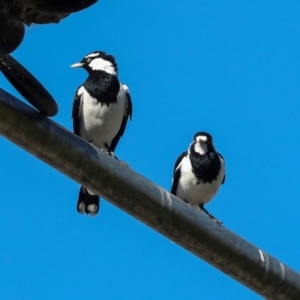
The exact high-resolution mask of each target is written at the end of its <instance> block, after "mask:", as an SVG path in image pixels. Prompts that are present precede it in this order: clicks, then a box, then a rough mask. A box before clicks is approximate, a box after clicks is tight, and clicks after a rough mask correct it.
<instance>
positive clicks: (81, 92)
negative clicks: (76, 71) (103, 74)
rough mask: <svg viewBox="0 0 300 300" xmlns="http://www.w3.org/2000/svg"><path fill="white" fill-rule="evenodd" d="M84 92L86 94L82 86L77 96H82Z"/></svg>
mask: <svg viewBox="0 0 300 300" xmlns="http://www.w3.org/2000/svg"><path fill="white" fill-rule="evenodd" d="M83 92H84V86H83V85H82V86H81V87H80V88H79V89H78V91H77V96H80V95H82V94H83Z"/></svg>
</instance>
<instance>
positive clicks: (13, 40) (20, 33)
mask: <svg viewBox="0 0 300 300" xmlns="http://www.w3.org/2000/svg"><path fill="white" fill-rule="evenodd" d="M24 34H25V28H24V24H23V23H21V22H20V21H17V20H14V19H8V18H6V17H5V16H4V15H1V14H0V56H1V55H4V54H8V53H11V52H13V51H14V50H15V49H17V48H18V46H19V45H20V44H21V42H22V40H23V37H24Z"/></svg>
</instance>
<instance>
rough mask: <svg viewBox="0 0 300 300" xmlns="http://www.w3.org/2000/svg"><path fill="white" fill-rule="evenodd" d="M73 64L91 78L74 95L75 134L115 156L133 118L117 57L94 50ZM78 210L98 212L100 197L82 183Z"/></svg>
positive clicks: (93, 213) (94, 213) (130, 103)
mask: <svg viewBox="0 0 300 300" xmlns="http://www.w3.org/2000/svg"><path fill="white" fill-rule="evenodd" d="M71 67H73V68H77V67H82V68H84V69H85V70H86V71H87V72H88V78H87V79H86V81H85V82H84V83H83V84H82V85H80V86H79V87H78V89H77V91H76V94H75V97H74V102H73V111H72V118H73V129H74V133H75V134H77V135H79V136H80V137H82V138H83V139H85V140H87V141H88V142H89V143H91V144H92V145H94V146H95V147H97V148H99V149H101V150H102V151H105V152H107V153H108V154H109V155H111V156H114V157H115V155H114V151H115V149H116V146H117V144H118V142H119V140H120V138H121V136H122V135H123V134H124V131H125V128H126V124H127V120H128V118H130V119H131V117H132V102H131V98H130V95H129V90H128V87H127V86H126V85H123V84H121V83H120V81H119V80H118V77H117V76H118V67H117V63H116V61H115V58H114V57H113V56H112V55H108V54H106V53H105V52H102V51H95V52H92V53H89V54H88V55H86V56H85V57H84V58H83V59H82V60H81V62H80V63H76V64H73V65H72V66H71ZM77 211H78V212H79V213H86V214H90V215H92V216H94V215H96V214H97V213H98V211H99V196H98V195H96V194H94V193H93V192H92V191H90V190H88V189H86V188H85V187H83V186H81V188H80V191H79V197H78V202H77Z"/></svg>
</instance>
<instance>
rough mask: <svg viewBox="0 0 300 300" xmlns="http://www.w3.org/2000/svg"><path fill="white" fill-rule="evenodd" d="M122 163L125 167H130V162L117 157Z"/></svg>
mask: <svg viewBox="0 0 300 300" xmlns="http://www.w3.org/2000/svg"><path fill="white" fill-rule="evenodd" d="M116 159H117V160H118V161H119V162H120V163H121V164H123V165H124V166H125V167H127V168H130V164H128V163H127V162H126V161H124V160H119V159H118V158H116Z"/></svg>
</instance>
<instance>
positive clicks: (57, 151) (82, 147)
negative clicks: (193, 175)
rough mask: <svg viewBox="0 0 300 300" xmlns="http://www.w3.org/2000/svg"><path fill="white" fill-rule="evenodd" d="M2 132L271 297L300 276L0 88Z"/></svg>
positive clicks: (290, 295)
mask: <svg viewBox="0 0 300 300" xmlns="http://www.w3.org/2000/svg"><path fill="white" fill-rule="evenodd" d="M0 134H1V135H2V136H4V137H6V138H7V139H9V140H11V141H12V142H13V143H15V144H17V145H19V146H20V147H22V148H23V149H25V150H26V151H28V152H30V153H32V154H33V155H35V156H36V157H37V158H39V159H41V160H43V161H44V162H46V163H47V164H49V165H50V166H52V167H54V168H56V169H57V170H59V171H60V172H62V173H64V174H65V175H67V176H69V177H70V178H72V179H73V180H75V181H77V182H78V183H80V184H82V185H84V186H86V187H87V188H89V189H91V190H92V191H94V192H95V193H97V194H98V195H100V196H102V197H105V198H106V199H107V200H108V201H110V202H111V203H113V204H114V205H116V206H118V207H119V208H121V209H122V210H124V211H126V212H127V213H129V214H130V215H132V216H134V217H135V218H137V219H139V220H140V221H141V222H143V223H145V224H147V225H148V226H150V227H152V228H153V229H154V230H156V231H158V232H159V233H161V234H163V235H164V236H166V237H167V238H169V239H170V240H172V241H174V242H175V243H177V244H178V245H181V246H182V247H184V248H185V249H187V250H188V251H190V252H192V253H193V254H195V255H196V256H198V257H200V258H202V259H203V260H205V261H206V262H208V263H209V264H211V265H213V266H214V267H216V268H218V269H219V270H220V271H222V272H224V273H225V274H227V275H229V276H231V277H232V278H234V279H236V280H237V281H239V282H240V283H242V284H243V285H245V286H247V287H248V288H250V289H252V290H253V291H255V292H256V293H258V294H260V295H261V296H263V297H265V298H267V299H278V300H283V299H284V300H286V299H300V274H299V273H297V272H295V271H294V270H293V269H291V268H290V267H288V266H286V265H285V264H283V263H282V262H280V261H279V260H277V259H276V258H274V257H272V256H270V255H269V254H267V253H266V252H265V251H263V250H262V249H259V248H258V247H256V246H254V245H252V244H250V243H249V242H247V241H246V240H244V239H243V238H241V237H239V236H237V235H236V234H234V233H233V232H231V231H229V230H228V229H226V228H225V227H224V226H218V225H217V224H216V223H214V222H213V221H212V220H211V219H209V218H208V217H207V216H205V215H204V214H200V213H198V212H197V211H196V210H194V209H193V208H191V207H189V206H188V205H186V204H185V203H184V202H183V201H181V200H179V199H178V198H176V197H174V196H172V195H170V194H169V193H168V192H167V191H165V190H163V189H162V188H160V187H158V186H156V185H155V184H153V183H151V182H150V181H149V180H147V179H146V178H144V177H142V176H141V175H139V174H137V173H135V172H134V171H132V170H131V169H129V168H127V167H126V166H125V165H124V164H122V163H119V162H118V161H116V160H115V159H113V158H111V157H109V156H108V155H106V154H104V153H102V152H101V151H98V150H97V149H96V148H94V147H92V146H91V145H89V144H88V143H87V142H85V141H84V140H83V139H81V138H79V137H78V136H75V135H74V134H73V133H71V132H70V131H68V130H66V129H65V128H63V127H61V126H60V125H59V124H57V123H55V122H53V121H52V120H50V119H48V118H47V117H45V116H43V115H41V114H40V113H39V112H37V111H35V110H34V109H32V108H31V107H29V106H27V105H26V104H24V103H22V102H20V101H19V100H18V99H16V98H14V97H13V96H11V95H10V94H8V93H6V92H5V91H3V90H1V89H0Z"/></svg>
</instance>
